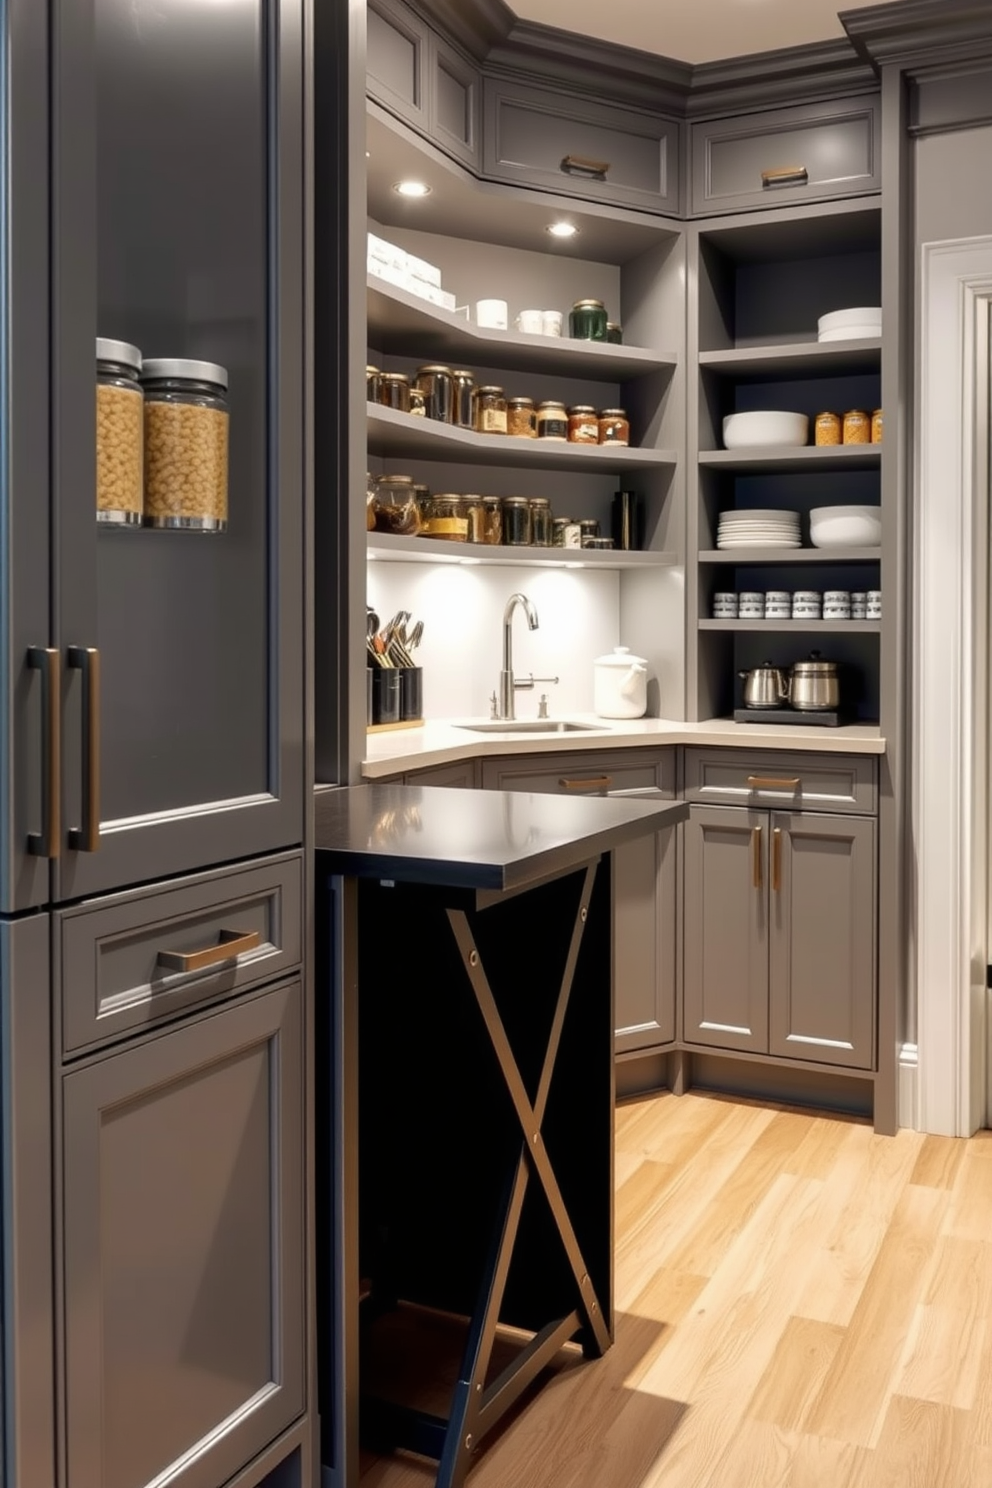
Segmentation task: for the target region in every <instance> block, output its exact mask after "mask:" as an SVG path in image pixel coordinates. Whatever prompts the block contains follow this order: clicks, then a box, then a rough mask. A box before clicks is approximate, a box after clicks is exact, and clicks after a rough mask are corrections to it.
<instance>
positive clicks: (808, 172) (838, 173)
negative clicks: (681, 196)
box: [689, 94, 881, 216]
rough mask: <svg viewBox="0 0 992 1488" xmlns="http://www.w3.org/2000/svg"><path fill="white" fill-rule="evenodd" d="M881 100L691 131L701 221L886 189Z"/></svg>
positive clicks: (750, 117) (804, 108) (776, 112)
mask: <svg viewBox="0 0 992 1488" xmlns="http://www.w3.org/2000/svg"><path fill="white" fill-rule="evenodd" d="M880 113H881V99H880V97H879V95H877V94H870V95H865V96H861V97H856V98H842V99H834V100H832V101H829V102H824V103H816V104H800V105H796V106H795V107H792V108H783V109H773V110H770V111H769V112H767V113H762V114H746V115H744V116H743V117H739V118H731V119H710V120H707V121H705V122H704V123H698V124H693V125H691V127H690V135H689V138H690V155H691V209H692V213H693V215H695V216H703V215H708V214H711V213H714V212H738V211H743V210H747V209H750V208H753V207H781V206H784V205H786V204H791V203H794V202H803V201H824V200H826V199H828V198H830V197H840V196H857V195H860V194H862V193H864V192H868V191H879V190H880V189H881V140H880V133H879V119H880Z"/></svg>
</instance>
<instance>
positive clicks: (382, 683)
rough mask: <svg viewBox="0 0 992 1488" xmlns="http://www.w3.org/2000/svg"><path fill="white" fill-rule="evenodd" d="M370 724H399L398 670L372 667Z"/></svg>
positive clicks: (395, 668) (396, 668)
mask: <svg viewBox="0 0 992 1488" xmlns="http://www.w3.org/2000/svg"><path fill="white" fill-rule="evenodd" d="M371 670H372V722H373V723H399V721H400V669H399V667H372V669H371Z"/></svg>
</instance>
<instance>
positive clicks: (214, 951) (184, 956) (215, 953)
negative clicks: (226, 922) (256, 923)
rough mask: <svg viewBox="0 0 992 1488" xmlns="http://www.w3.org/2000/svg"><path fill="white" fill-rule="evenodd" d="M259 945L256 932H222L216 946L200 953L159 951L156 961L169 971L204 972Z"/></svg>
mask: <svg viewBox="0 0 992 1488" xmlns="http://www.w3.org/2000/svg"><path fill="white" fill-rule="evenodd" d="M261 944H262V937H261V935H260V934H259V933H258V931H257V930H249V931H248V932H247V933H246V934H242V933H241V931H239V930H222V931H221V932H220V942H219V944H217V945H213V946H207V947H206V948H205V949H204V950H202V951H159V953H158V958H157V959H158V963H159V965H160V966H166V967H168V969H169V970H170V971H204V970H205V969H206V967H208V966H217V965H219V963H220V962H221V961H234V960H236V959H237V957H238V956H243V955H244V954H245V952H246V951H254V950H255V949H256V947H258V946H260V945H261Z"/></svg>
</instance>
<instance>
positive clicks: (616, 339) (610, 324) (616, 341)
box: [606, 320, 623, 346]
mask: <svg viewBox="0 0 992 1488" xmlns="http://www.w3.org/2000/svg"><path fill="white" fill-rule="evenodd" d="M606 339H607V341H611V342H612V343H613V345H614V346H619V345H621V343H622V342H623V326H619V325H617V323H616V321H615V320H608V321H607V322H606Z"/></svg>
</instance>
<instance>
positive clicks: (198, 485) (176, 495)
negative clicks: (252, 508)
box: [141, 358, 230, 532]
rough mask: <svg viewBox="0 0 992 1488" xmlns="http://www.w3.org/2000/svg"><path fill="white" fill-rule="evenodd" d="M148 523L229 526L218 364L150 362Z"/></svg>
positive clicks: (203, 528) (145, 373)
mask: <svg viewBox="0 0 992 1488" xmlns="http://www.w3.org/2000/svg"><path fill="white" fill-rule="evenodd" d="M141 382H142V386H143V388H144V392H145V522H146V524H147V525H148V526H150V527H172V528H184V529H187V530H189V531H193V532H223V531H224V530H225V528H226V527H227V446H228V431H229V423H230V419H229V415H228V410H227V370H226V368H224V367H218V366H217V365H216V363H214V362H194V361H185V360H173V359H171V358H163V359H156V360H154V361H146V362H144V363H143V364H142V368H141Z"/></svg>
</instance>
